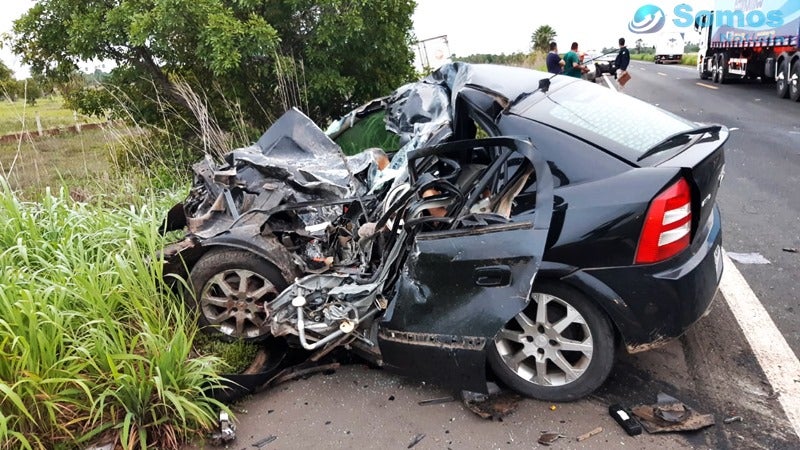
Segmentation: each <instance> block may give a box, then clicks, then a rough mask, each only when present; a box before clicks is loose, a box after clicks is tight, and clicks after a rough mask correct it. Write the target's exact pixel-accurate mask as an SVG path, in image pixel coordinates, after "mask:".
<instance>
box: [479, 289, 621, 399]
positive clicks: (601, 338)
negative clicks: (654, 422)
mask: <svg viewBox="0 0 800 450" xmlns="http://www.w3.org/2000/svg"><path fill="white" fill-rule="evenodd" d="M533 290H534V293H533V294H532V295H531V302H530V304H529V305H528V306H527V307H526V308H525V310H524V311H522V312H521V313H519V314H518V315H517V316H516V317H515V318H514V319H512V320H511V321H509V322H508V323H507V324H506V325H505V326H504V327H503V328H502V329H501V330H500V332H499V333H498V334H497V336H496V337H495V338H494V340H493V341H492V343H490V345H489V364H490V366H491V367H492V369H493V370H494V372H495V374H496V375H497V377H498V378H499V379H500V380H501V381H503V382H504V383H505V384H507V385H508V386H509V387H511V388H512V389H514V390H515V391H517V392H520V393H521V394H524V395H526V396H529V397H533V398H537V399H540V400H549V401H571V400H576V399H579V398H581V397H583V396H585V395H588V394H589V393H591V392H592V391H594V390H595V389H597V388H598V387H599V386H600V385H601V384H603V382H604V381H605V380H606V378H607V377H608V374H609V372H610V371H611V367H612V365H613V363H614V334H613V330H612V327H611V322H610V321H609V319H608V317H607V316H606V315H605V314H604V313H603V312H602V311H601V310H600V309H599V308H598V307H597V306H595V305H594V303H593V302H592V301H591V300H589V299H588V298H587V297H586V296H584V295H583V294H581V293H580V292H578V291H577V290H575V289H573V288H571V287H569V286H566V285H564V284H561V283H552V282H544V283H541V284H537V285H535V286H534V289H533Z"/></svg>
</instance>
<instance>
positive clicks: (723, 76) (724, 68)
mask: <svg viewBox="0 0 800 450" xmlns="http://www.w3.org/2000/svg"><path fill="white" fill-rule="evenodd" d="M728 81H730V80H728V58H727V57H726V56H725V54H721V55H719V84H728Z"/></svg>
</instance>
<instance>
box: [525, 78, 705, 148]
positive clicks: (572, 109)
mask: <svg viewBox="0 0 800 450" xmlns="http://www.w3.org/2000/svg"><path fill="white" fill-rule="evenodd" d="M537 100H538V101H537V102H535V104H534V105H532V106H531V105H530V104H529V105H520V108H519V109H520V110H521V115H522V116H524V117H528V118H531V119H534V120H536V121H539V122H543V123H545V124H547V125H550V126H553V127H555V128H560V129H563V130H564V131H566V132H568V133H571V134H574V135H576V136H578V137H581V138H583V139H586V140H588V141H590V142H594V143H595V144H597V145H599V146H601V147H604V148H606V149H607V150H611V151H616V152H617V153H620V156H622V157H623V158H625V159H628V160H629V161H635V160H636V159H637V158H638V157H639V156H641V155H642V154H643V153H644V152H646V151H647V150H648V149H650V148H651V147H653V146H655V145H656V144H658V143H660V142H661V141H663V140H664V139H666V138H667V137H669V136H670V135H673V134H675V133H679V132H682V131H687V130H690V129H692V128H695V127H696V125H694V124H693V123H692V122H689V121H687V120H685V119H682V118H680V117H678V116H675V115H673V114H671V113H669V112H667V111H664V110H662V109H659V108H656V107H654V106H652V105H650V104H649V103H645V102H643V101H641V100H637V99H635V98H633V97H630V96H628V95H625V94H620V93H617V92H613V91H611V90H609V89H606V88H604V87H600V86H595V85H593V84H591V83H586V82H576V83H572V84H570V85H568V86H565V87H564V88H562V89H559V90H558V91H555V92H553V93H551V94H550V95H548V96H547V97H544V98H541V97H539V98H538V99H537Z"/></svg>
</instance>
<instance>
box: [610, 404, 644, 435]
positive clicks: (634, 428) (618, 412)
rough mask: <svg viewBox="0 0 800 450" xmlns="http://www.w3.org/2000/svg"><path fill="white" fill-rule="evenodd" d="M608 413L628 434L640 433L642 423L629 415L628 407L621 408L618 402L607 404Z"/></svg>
mask: <svg viewBox="0 0 800 450" xmlns="http://www.w3.org/2000/svg"><path fill="white" fill-rule="evenodd" d="M608 413H609V414H610V415H611V417H613V418H614V420H616V421H617V423H618V424H619V426H621V427H622V429H623V430H625V432H626V433H628V436H637V435H640V434H642V425H641V424H640V423H639V421H638V420H636V418H635V417H633V416H632V415H631V412H630V411H629V410H628V409H626V408H623V407H622V405H620V404H619V403H615V404H613V405H611V406H609V407H608Z"/></svg>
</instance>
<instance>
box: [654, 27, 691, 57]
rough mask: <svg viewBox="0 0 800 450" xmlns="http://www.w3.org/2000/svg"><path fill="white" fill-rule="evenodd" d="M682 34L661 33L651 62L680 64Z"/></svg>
mask: <svg viewBox="0 0 800 450" xmlns="http://www.w3.org/2000/svg"><path fill="white" fill-rule="evenodd" d="M683 45H684V43H683V36H681V34H680V33H663V34H662V35H661V36H660V37H659V39H658V41H657V42H656V53H655V55H654V57H653V62H655V63H656V64H667V63H676V64H680V63H681V59H682V58H683Z"/></svg>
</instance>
